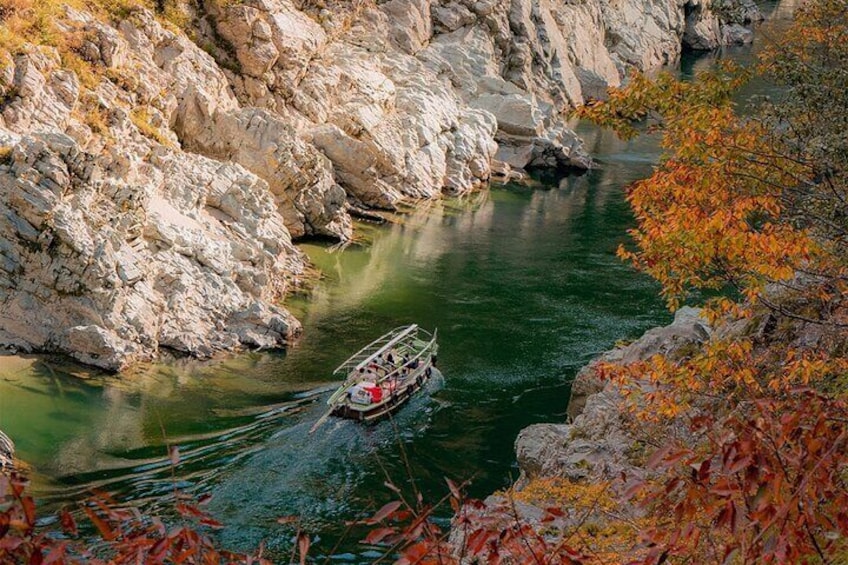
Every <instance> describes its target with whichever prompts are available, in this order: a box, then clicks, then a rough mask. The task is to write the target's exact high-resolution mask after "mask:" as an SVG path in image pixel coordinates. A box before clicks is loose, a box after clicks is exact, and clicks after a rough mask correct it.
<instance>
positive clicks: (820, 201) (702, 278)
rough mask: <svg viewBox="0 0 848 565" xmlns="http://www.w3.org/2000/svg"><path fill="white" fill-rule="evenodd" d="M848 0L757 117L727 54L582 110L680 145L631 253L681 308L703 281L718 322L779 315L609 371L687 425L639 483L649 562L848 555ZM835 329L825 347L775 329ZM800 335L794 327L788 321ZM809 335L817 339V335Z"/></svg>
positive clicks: (826, 8) (646, 187) (643, 215)
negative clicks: (674, 356) (737, 101)
mask: <svg viewBox="0 0 848 565" xmlns="http://www.w3.org/2000/svg"><path fill="white" fill-rule="evenodd" d="M846 39H848V2H846V1H845V0H814V1H812V2H809V3H808V4H806V5H805V6H803V7H802V8H801V9H800V10H799V12H798V13H797V18H796V22H795V23H794V25H793V26H792V29H791V30H790V31H789V32H788V33H786V34H785V35H784V36H783V38H782V40H781V41H780V43H778V44H776V45H774V46H772V47H771V48H770V49H768V50H767V51H766V53H765V55H764V56H763V58H762V61H761V65H760V70H761V71H762V72H764V73H765V74H766V75H767V76H769V77H771V78H772V79H773V80H776V81H777V82H778V83H779V84H781V85H783V86H784V87H785V88H786V93H787V96H786V97H785V98H784V99H782V100H781V101H779V102H769V103H767V104H764V105H763V106H762V107H761V110H760V112H759V113H758V114H757V115H756V116H755V117H754V118H752V119H742V118H740V117H739V116H738V115H737V114H736V113H735V111H734V107H733V104H732V98H731V94H732V92H733V90H734V89H735V88H737V87H738V86H739V85H740V84H742V83H743V82H744V81H745V80H746V79H747V78H748V75H749V74H750V73H749V72H747V71H743V70H740V69H737V68H735V67H733V66H732V65H728V64H725V65H722V66H721V67H720V68H719V70H718V71H716V72H712V73H704V74H702V75H700V76H699V77H698V80H697V81H695V82H692V83H684V82H679V81H676V80H674V79H673V78H671V77H669V76H662V77H660V78H659V79H657V80H654V81H651V80H648V79H646V78H644V77H642V76H638V75H637V76H634V77H633V79H632V80H631V82H630V85H629V86H628V87H627V88H625V89H623V90H620V91H614V92H612V93H611V96H610V99H609V100H608V101H607V102H605V103H601V104H597V105H594V106H592V107H589V108H586V109H585V110H583V111H582V114H583V116H585V117H589V118H591V119H593V120H595V121H597V122H599V123H601V124H605V125H609V126H612V127H614V128H615V129H616V130H617V131H619V132H620V133H621V134H622V135H624V136H629V135H633V134H635V133H636V129H635V128H634V125H633V124H634V122H636V121H639V120H644V119H647V120H650V122H651V124H650V126H649V127H651V128H653V129H655V130H658V131H660V132H661V133H662V136H663V141H662V144H663V147H664V149H665V150H666V156H665V158H664V160H663V162H662V163H661V164H660V166H659V167H658V168H657V169H656V171H655V172H654V174H653V175H652V176H651V177H650V178H648V179H646V180H644V181H641V182H638V183H636V184H635V185H634V186H633V187H631V188H630V190H629V193H628V200H629V202H630V203H631V205H632V207H633V209H634V211H635V213H636V218H637V222H638V225H637V227H636V228H635V229H634V230H632V232H631V235H632V236H633V239H634V241H635V244H636V245H635V248H634V249H624V248H622V249H620V251H619V253H620V255H621V256H622V257H624V258H626V259H628V260H630V261H632V262H633V264H634V265H636V267H637V268H639V269H641V270H643V271H645V272H647V273H649V274H650V275H651V276H653V277H654V278H656V279H657V280H658V281H659V282H660V283H661V284H662V287H663V294H664V295H665V297H666V298H667V300H668V302H669V305H670V306H671V307H672V308H675V307H677V306H678V305H679V304H680V302H681V301H682V300H683V299H684V298H685V297H686V295H687V292H688V291H689V290H693V289H696V290H703V289H706V290H710V291H727V290H733V291H736V292H737V293H739V294H741V296H742V300H741V301H736V300H734V299H733V298H734V294H733V293H729V292H725V293H724V294H723V295H722V296H720V297H719V298H714V299H712V300H711V301H710V302H709V304H708V306H709V308H708V312H709V313H710V314H711V315H712V317H713V319H714V320H721V321H723V322H727V321H728V320H729V319H730V320H732V319H735V318H739V317H745V316H751V315H752V314H754V313H755V312H756V311H757V305H758V304H764V305H765V306H767V307H768V308H769V309H770V310H771V314H769V315H768V316H766V317H764V320H766V322H767V323H763V324H761V325H762V329H761V331H760V337H759V338H758V339H754V338H750V339H742V340H736V341H732V342H731V341H722V340H721V339H719V338H714V339H713V341H712V343H711V344H710V345H709V346H708V347H707V348H705V350H704V351H703V352H699V353H697V354H694V355H693V356H691V357H690V358H687V359H684V360H671V359H667V358H664V357H661V356H657V357H655V358H654V359H652V360H650V361H649V362H647V363H642V364H638V365H635V366H630V367H618V366H606V367H605V368H604V369H603V370H602V372H603V373H604V375H605V376H607V377H608V378H611V379H614V380H615V381H616V382H617V383H618V386H620V387H621V389H622V391H623V392H624V393H625V398H626V400H625V404H626V406H627V407H628V409H629V410H631V411H633V412H634V413H635V414H636V416H637V417H639V418H641V419H642V420H647V421H651V422H654V423H661V424H664V425H666V426H679V427H680V428H683V429H685V430H686V434H685V437H686V440H685V441H682V440H678V441H674V440H669V441H668V442H667V443H666V445H665V447H664V448H663V449H661V450H659V451H657V452H656V453H655V454H654V455H653V457H651V458H650V460H649V462H648V464H649V467H652V468H653V469H655V470H656V471H657V472H658V473H659V477H658V478H657V479H655V480H649V481H645V482H644V483H642V484H641V485H636V486H637V487H641V488H634V489H633V490H632V492H636V491H640V490H641V492H642V493H643V495H644V500H646V501H647V503H646V506H645V507H646V510H647V511H648V512H649V514H650V515H651V516H653V517H654V519H655V522H656V527H653V528H649V529H648V530H647V531H646V532H645V533H644V536H643V537H644V539H643V545H642V546H641V549H642V550H643V551H646V553H645V554H643V555H642V556H641V557H640V558H639V559H637V560H636V562H637V563H646V564H647V563H651V564H653V563H662V562H665V561H669V560H671V561H674V560H676V559H683V560H690V561H691V560H695V561H697V562H703V563H736V562H739V563H742V562H744V563H748V562H756V563H805V562H822V563H831V562H837V561H838V560H839V559H843V558H844V557H845V551H846V547H848V543H846V539H848V512H846V508H848V484H846V478H848V464H846V458H845V451H846V447H848V445H846V440H848V404H846V392H845V390H844V388H843V387H841V386H835V385H834V383H835V382H838V381H839V380H840V379H844V377H843V376H844V375H845V374H846V372H848V362H846V359H845V355H844V354H845V345H846V342H848V339H846V335H845V330H844V328H845V325H846V324H845V322H846V308H845V304H844V301H845V298H846V293H847V292H848V287H846V260H848V249H846V235H848V231H847V230H846V228H848V207H846V204H848V175H847V174H846V173H848V168H847V167H848V151H846V149H848V137H846V131H848V127H847V126H848V124H846V122H845V120H848V94H846V93H848V74H846V72H845V69H848V41H846ZM798 324H806V325H809V324H815V325H820V326H823V327H827V328H829V329H827V332H829V333H828V334H827V335H829V336H830V338H831V342H832V343H834V344H835V347H833V348H832V349H831V350H830V351H825V350H824V343H825V340H824V339H823V338H821V336H823V335H825V334H824V333H822V332H819V333H818V334H817V335H819V336H820V339H819V342H818V343H817V344H816V346H815V347H808V348H806V349H805V348H804V347H802V346H800V345H799V344H794V345H792V344H790V343H788V341H789V340H788V339H784V340H780V339H779V335H780V332H779V331H777V330H776V328H784V329H786V328H797V327H798ZM784 333H785V334H786V336H787V338H788V337H791V334H792V332H791V331H788V330H787V331H785V332H784ZM807 341H808V342H809V340H807Z"/></svg>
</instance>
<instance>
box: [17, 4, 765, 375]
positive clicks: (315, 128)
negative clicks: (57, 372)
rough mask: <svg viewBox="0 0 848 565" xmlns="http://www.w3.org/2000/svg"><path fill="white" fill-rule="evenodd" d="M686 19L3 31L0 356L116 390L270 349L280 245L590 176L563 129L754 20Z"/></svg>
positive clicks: (242, 12)
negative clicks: (220, 353) (594, 102)
mask: <svg viewBox="0 0 848 565" xmlns="http://www.w3.org/2000/svg"><path fill="white" fill-rule="evenodd" d="M701 1H702V0H701ZM701 1H699V0H694V1H693V0H689V1H687V2H680V1H678V0H616V1H607V0H584V1H578V2H566V1H563V0H476V1H469V0H451V1H442V0H440V1H432V0H390V1H389V2H382V3H380V2H378V3H376V4H375V3H372V2H360V1H355V2H343V3H338V4H326V3H324V2H311V1H309V2H294V1H291V0H205V1H200V2H189V3H175V2H173V1H172V0H165V1H163V2H158V3H157V4H156V5H155V6H154V5H151V6H142V5H141V4H142V2H141V0H139V1H138V2H133V1H132V0H114V1H109V2H107V1H106V0H97V1H95V2H88V3H80V2H74V1H71V2H70V5H54V4H51V3H38V2H32V3H30V2H28V1H27V0H17V1H16V2H14V3H12V5H11V6H10V7H3V8H0V19H3V24H4V25H3V26H2V30H0V31H1V32H2V33H0V343H2V344H4V345H6V346H13V347H15V348H18V349H21V350H27V351H29V350H40V351H60V352H66V353H69V354H71V355H73V356H75V357H76V358H78V359H80V360H82V361H84V362H86V363H90V364H94V365H98V366H101V367H105V368H109V369H120V368H121V367H124V366H126V365H127V364H129V363H132V362H134V361H137V360H144V359H151V358H153V357H155V356H156V354H157V352H158V351H159V349H160V348H170V349H174V350H177V351H181V352H185V353H188V354H192V355H197V356H206V355H210V354H211V353H213V352H214V351H216V350H222V349H233V348H237V347H239V346H277V345H281V344H283V343H285V342H286V340H287V339H289V338H290V337H291V336H292V335H293V334H295V333H296V332H297V331H298V328H299V326H298V323H297V321H296V320H294V319H293V318H292V317H291V316H290V315H289V314H288V313H287V312H286V311H285V310H284V309H283V308H281V307H280V306H278V305H277V304H278V303H279V301H280V299H281V298H282V297H283V296H284V294H285V292H286V289H287V288H288V287H289V286H290V285H291V284H296V283H297V279H298V277H299V276H300V275H301V274H302V272H303V269H304V259H303V257H302V254H301V253H300V252H299V251H298V250H297V249H296V247H294V246H293V245H292V239H293V238H295V239H296V238H299V237H303V236H326V237H332V238H338V239H347V238H349V237H350V236H351V235H352V223H351V217H350V210H351V207H372V208H381V209H393V208H394V207H395V206H396V205H397V203H398V202H400V201H402V200H410V199H413V200H414V199H421V198H436V197H439V196H440V195H441V194H442V193H450V194H461V193H464V192H467V191H470V190H472V189H475V188H477V187H480V186H482V185H483V184H484V183H486V182H487V181H488V180H489V179H490V177H491V176H492V170H493V166H494V167H495V168H496V169H497V170H499V171H504V170H508V169H509V166H511V167H516V168H525V167H577V168H585V167H587V166H589V164H590V160H589V157H588V156H587V155H586V154H585V152H584V151H583V149H582V146H581V143H580V141H579V140H578V139H577V138H576V136H575V135H574V134H573V133H572V132H570V131H569V130H568V129H567V128H566V127H565V125H564V123H563V120H562V116H563V112H564V111H566V110H568V109H569V108H571V107H573V106H576V105H578V104H581V103H583V102H584V101H585V100H586V99H587V98H591V97H597V96H601V95H602V94H603V92H604V89H605V88H606V87H607V86H608V85H617V84H619V83H620V81H621V80H622V77H624V76H625V73H626V72H627V70H628V69H629V68H631V67H635V68H639V69H651V68H654V67H656V66H658V65H661V64H664V63H668V62H671V61H674V60H675V59H676V58H677V57H678V55H679V53H680V49H681V44H682V42H683V41H685V42H688V43H689V44H690V45H692V46H694V47H697V48H713V47H715V46H717V45H719V44H721V43H723V42H727V41H745V40H748V39H749V37H748V36H747V35H746V32H745V31H744V30H742V28H740V27H739V25H738V23H745V22H748V21H751V20H753V19H756V18H757V13H756V10H755V9H753V8H747V7H737V9H735V11H734V10H728V9H726V8H722V9H721V10H717V12H718V13H721V14H722V17H723V18H724V20H726V23H721V22H720V19H719V17H718V16H717V15H715V14H714V13H713V12H712V11H711V10H710V8H709V6H708V5H706V4H703V3H701ZM157 10H158V12H157ZM174 22H176V25H175V23H174ZM732 22H738V23H732ZM504 163H506V164H508V165H509V166H507V165H505V164H504Z"/></svg>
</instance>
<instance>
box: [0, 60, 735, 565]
mask: <svg viewBox="0 0 848 565" xmlns="http://www.w3.org/2000/svg"><path fill="white" fill-rule="evenodd" d="M735 56H736V57H738V58H740V59H742V60H745V59H746V58H747V57H749V55H748V52H747V51H740V52H738V53H736V54H735ZM695 64H708V62H706V63H705V61H704V60H701V61H700V62H699V63H693V62H692V61H688V62H686V64H684V67H683V72H684V73H687V72H691V69H692V67H693V65H695ZM579 131H580V133H582V134H583V135H584V136H585V138H586V139H587V146H588V148H589V149H590V150H591V151H592V153H593V154H594V155H595V156H596V158H597V160H598V161H599V164H600V167H599V168H598V169H597V170H594V171H591V172H589V173H588V174H586V175H583V176H579V177H568V178H564V179H547V180H546V181H545V183H544V184H543V185H541V186H540V187H538V188H535V189H530V188H524V187H519V186H506V187H497V188H493V189H492V190H491V191H489V192H487V193H482V194H478V195H474V196H472V197H470V198H468V199H466V200H462V201H448V202H442V203H434V204H432V205H429V206H426V207H425V208H423V209H419V210H417V211H416V212H414V213H412V214H410V215H406V216H400V217H398V218H397V219H396V220H397V223H394V224H392V225H390V226H388V227H379V228H378V227H373V226H364V227H363V229H362V230H361V233H362V234H363V235H364V240H365V242H364V243H362V244H357V245H350V246H348V247H347V248H346V249H344V250H333V249H332V248H330V247H328V246H325V245H319V244H305V245H303V249H304V250H305V251H306V252H307V253H308V255H309V256H310V258H311V260H312V261H313V263H314V264H315V265H316V266H317V267H318V268H319V269H320V271H321V272H322V273H323V278H322V280H321V281H320V282H319V283H318V284H317V285H316V286H315V287H314V289H312V290H311V291H310V293H309V294H308V296H301V297H297V298H294V299H292V300H291V302H290V304H289V307H290V308H292V310H293V311H294V312H295V313H296V314H297V315H298V316H299V317H300V319H301V320H302V321H303V324H304V335H303V338H302V339H301V340H300V342H299V343H298V344H297V346H296V347H294V348H292V349H291V350H290V351H288V352H287V353H285V354H283V353H275V352H262V353H254V354H247V355H242V356H238V357H235V358H232V359H229V360H224V361H216V362H209V363H198V362H188V361H177V362H173V363H169V364H163V365H159V366H155V367H150V368H145V369H143V370H138V371H135V372H134V373H133V374H131V375H125V376H122V377H102V376H97V375H90V374H89V375H84V376H86V378H84V379H80V378H79V374H80V371H79V368H74V367H71V366H69V365H68V364H67V363H66V362H61V361H57V360H51V359H44V358H38V359H32V360H23V361H21V360H17V359H14V358H11V359H10V358H6V359H2V358H0V429H3V430H4V431H5V432H7V433H8V434H9V435H10V436H12V437H13V438H14V440H15V441H16V443H17V447H18V455H19V457H20V458H21V459H23V460H24V461H26V462H28V464H29V465H30V466H31V468H32V474H33V476H34V478H35V481H34V483H35V484H34V488H35V492H36V494H37V495H38V497H39V499H40V501H41V503H42V504H44V505H46V507H47V508H55V507H56V506H58V505H59V504H62V503H65V502H68V501H73V500H79V499H81V498H83V497H85V496H86V493H87V492H88V491H89V490H90V489H91V488H94V487H99V488H105V489H108V490H112V491H114V492H116V493H117V495H118V498H120V499H121V500H126V501H131V502H132V503H135V504H140V505H142V506H143V507H145V508H146V509H148V510H154V511H163V512H166V513H167V512H168V508H169V505H170V501H171V500H172V492H173V487H174V480H176V483H177V486H179V487H180V488H182V489H185V490H187V491H190V492H194V493H198V494H199V493H211V494H212V495H213V500H212V502H211V504H210V509H211V510H212V511H213V513H214V514H215V516H216V517H217V518H218V519H220V520H221V521H223V522H224V523H225V524H226V527H225V528H224V529H223V530H222V531H220V532H219V533H218V534H217V535H219V536H220V539H221V541H222V542H223V544H224V545H225V547H227V548H230V549H241V550H248V549H251V548H253V547H256V546H257V545H258V544H259V543H260V541H263V540H264V542H265V543H266V545H267V548H268V551H269V552H270V555H272V556H277V557H278V558H280V559H282V556H283V555H284V554H285V555H287V553H284V552H287V551H288V549H289V547H290V543H291V537H292V530H291V529H286V528H285V527H283V526H280V525H278V524H276V518H278V517H280V516H287V515H293V514H296V515H300V516H301V517H302V520H303V523H304V528H305V529H307V530H308V531H310V532H313V533H314V535H315V537H314V539H313V543H314V544H316V546H317V547H315V549H314V550H313V551H314V552H316V553H318V554H321V553H322V552H323V553H329V552H330V551H331V550H332V549H333V547H334V546H335V544H336V543H337V542H338V541H339V539H340V538H341V537H342V534H343V531H344V529H345V528H344V525H343V523H344V521H346V520H351V519H354V518H356V517H359V516H363V515H365V514H367V513H368V512H373V511H374V510H375V509H376V508H377V507H379V506H380V505H382V504H383V503H385V502H386V501H388V500H390V499H391V496H390V495H391V493H390V492H389V491H388V489H387V488H386V487H384V486H383V482H384V481H385V480H386V475H388V476H390V477H391V479H392V480H393V481H395V482H396V483H397V484H398V485H401V486H402V487H403V488H404V490H405V491H406V492H410V491H411V489H412V485H411V484H410V480H409V476H410V475H409V473H408V472H407V465H406V464H405V463H404V459H406V460H408V466H409V468H410V469H411V472H412V476H414V478H415V485H416V487H417V488H419V489H420V490H421V491H422V492H423V494H424V497H425V498H426V499H428V500H436V499H437V498H438V497H440V496H442V495H443V494H444V493H445V492H446V486H445V483H444V481H443V477H451V478H452V479H454V480H455V481H457V482H459V481H462V480H465V479H472V483H471V485H470V487H469V489H468V491H469V494H470V495H472V496H477V497H483V496H486V495H487V494H489V493H491V492H492V491H494V490H496V489H499V488H503V487H505V486H507V485H508V484H510V482H511V480H512V479H514V478H515V476H516V474H517V469H516V467H515V464H514V452H513V442H514V440H515V437H516V434H517V433H518V431H519V430H520V429H521V428H523V427H525V426H527V425H529V424H533V423H537V422H547V421H562V420H563V419H564V418H565V408H566V404H567V401H568V393H569V381H570V380H571V379H572V378H573V377H574V375H575V374H576V372H577V370H578V369H579V368H580V367H581V366H582V365H584V364H585V363H586V362H587V361H589V360H590V359H591V358H592V357H594V356H595V355H597V354H598V353H600V352H602V351H604V350H605V349H608V348H610V347H611V346H612V345H613V344H614V343H615V342H616V341H617V340H620V339H628V338H634V337H637V336H638V335H639V334H641V333H642V332H643V331H644V330H646V329H648V328H650V327H652V326H655V325H658V324H663V323H666V322H668V321H669V320H670V318H671V316H670V314H669V313H668V312H667V311H666V310H665V308H664V306H663V304H662V303H661V301H660V299H659V298H658V296H657V292H658V288H657V286H656V285H655V284H653V283H652V282H651V281H649V280H648V279H647V278H646V277H644V276H642V275H639V274H638V273H636V272H634V271H633V270H632V269H630V267H629V266H627V265H626V264H623V263H622V262H620V261H619V260H618V259H617V258H616V257H615V249H616V247H617V246H618V245H619V244H620V243H622V242H624V241H626V235H625V231H626V229H627V228H629V227H630V226H631V225H632V223H633V220H632V217H631V215H630V213H629V210H628V207H627V205H626V203H625V201H624V187H625V186H626V185H628V184H629V183H630V182H632V181H634V180H636V179H639V178H643V177H644V176H646V175H648V174H649V173H650V170H651V166H652V164H653V163H654V162H655V161H656V159H657V158H658V149H657V148H656V144H655V140H653V139H650V138H648V137H642V138H639V139H636V140H634V141H632V142H630V143H623V142H620V141H617V140H616V139H615V138H614V137H613V136H612V135H611V134H609V133H606V132H600V131H598V130H597V129H595V128H592V127H589V126H581V127H580V130H579ZM410 322H416V323H418V324H420V325H422V326H424V327H426V328H428V329H432V328H434V327H438V330H439V337H440V344H441V351H440V355H439V366H440V368H441V370H442V372H443V374H444V376H445V379H444V386H443V387H442V388H441V389H440V390H430V391H428V394H425V395H421V396H419V397H417V398H416V399H415V400H414V401H413V402H412V404H411V405H409V406H407V407H406V408H404V409H403V410H402V411H401V412H400V413H399V414H398V415H397V417H396V419H395V421H394V422H388V421H386V422H383V423H380V424H378V425H376V426H371V427H362V426H359V425H357V424H354V423H351V422H346V421H333V420H330V421H329V422H328V423H327V424H326V425H325V426H323V427H322V428H321V429H320V430H319V431H318V432H316V433H315V434H313V435H311V436H310V435H309V434H308V433H307V432H308V430H309V428H310V427H311V425H312V423H313V422H314V421H315V420H316V419H317V418H318V417H319V416H320V414H321V413H322V412H323V407H324V400H325V399H326V398H327V396H328V394H329V390H331V388H332V386H331V385H332V379H331V376H330V373H331V372H332V370H333V369H334V368H335V367H336V366H337V365H338V364H340V363H341V362H342V361H344V359H345V358H346V357H347V356H348V355H350V354H351V353H353V352H354V351H355V350H356V349H358V348H359V347H360V346H362V345H364V344H365V343H367V342H368V341H370V340H372V339H374V338H376V337H377V336H379V335H380V334H381V333H383V332H385V331H387V330H388V329H390V328H392V327H395V326H398V325H401V324H406V323H410ZM71 373H74V374H76V375H77V376H73V375H72V374H71ZM164 436H167V438H168V441H169V442H171V443H173V444H177V445H178V446H179V447H180V451H181V454H182V461H181V463H180V465H179V466H178V467H177V468H176V471H175V476H176V479H173V478H172V475H171V469H170V467H169V465H168V463H167V458H166V457H165V451H166V449H165V447H164V445H165V439H164ZM404 454H405V456H404ZM359 537H361V532H354V533H353V534H351V535H348V536H347V538H346V539H344V540H342V541H341V545H340V546H339V549H337V550H336V553H337V554H338V555H337V558H338V559H342V560H347V561H363V562H364V561H370V560H373V558H374V556H375V555H377V554H376V553H374V552H373V551H369V548H366V547H364V546H361V545H359V544H358V543H357V539H359Z"/></svg>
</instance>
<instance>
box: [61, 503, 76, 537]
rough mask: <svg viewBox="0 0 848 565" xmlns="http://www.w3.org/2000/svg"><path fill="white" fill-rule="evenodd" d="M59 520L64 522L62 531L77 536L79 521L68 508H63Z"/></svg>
mask: <svg viewBox="0 0 848 565" xmlns="http://www.w3.org/2000/svg"><path fill="white" fill-rule="evenodd" d="M59 521H60V523H61V524H62V531H63V532H65V533H66V534H69V535H72V536H76V535H77V533H78V530H77V523H76V521H75V520H74V517H73V516H71V513H70V512H68V511H67V510H65V509H63V510H62V511H61V512H60V513H59Z"/></svg>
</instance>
